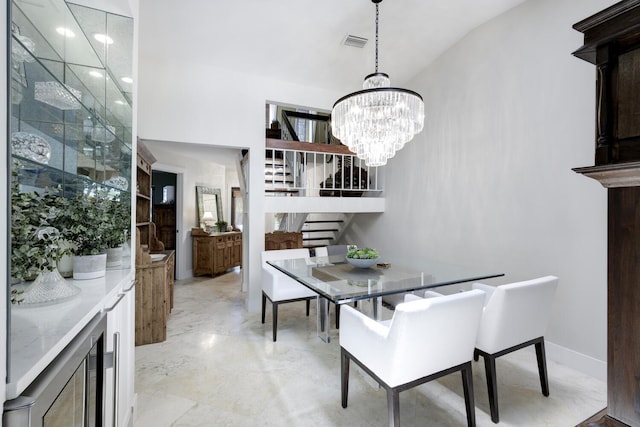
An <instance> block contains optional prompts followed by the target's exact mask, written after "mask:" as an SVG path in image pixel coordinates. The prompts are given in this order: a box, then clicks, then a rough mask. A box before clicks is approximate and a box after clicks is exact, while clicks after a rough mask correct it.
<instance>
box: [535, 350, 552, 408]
mask: <svg viewBox="0 0 640 427" xmlns="http://www.w3.org/2000/svg"><path fill="white" fill-rule="evenodd" d="M535 345H536V358H537V359H538V373H539V374H540V386H541V387H542V394H543V395H544V396H549V379H548V377H547V357H546V354H545V351H544V338H540V341H538V342H537V343H536V344H535Z"/></svg>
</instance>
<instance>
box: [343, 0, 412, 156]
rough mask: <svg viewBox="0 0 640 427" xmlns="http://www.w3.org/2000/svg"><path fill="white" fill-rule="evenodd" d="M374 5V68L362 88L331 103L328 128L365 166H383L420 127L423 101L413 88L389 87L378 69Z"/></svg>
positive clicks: (378, 1) (389, 84)
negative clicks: (331, 108) (329, 126)
mask: <svg viewBox="0 0 640 427" xmlns="http://www.w3.org/2000/svg"><path fill="white" fill-rule="evenodd" d="M381 1H382V0H372V2H373V3H375V5H376V64H375V65H376V67H375V70H376V72H375V73H373V74H369V75H368V76H367V77H365V79H364V83H363V85H362V87H363V89H362V90H360V91H358V92H354V93H351V94H349V95H346V96H344V97H342V98H340V99H339V100H337V101H336V103H335V104H334V105H333V110H332V112H331V128H332V133H333V135H334V136H335V137H336V138H338V139H339V140H340V141H341V142H342V143H343V144H345V145H346V146H347V147H349V149H350V150H351V151H353V152H355V153H356V155H357V156H358V157H359V158H361V159H363V160H364V161H365V163H366V165H367V166H383V165H385V164H386V163H387V160H388V159H390V158H392V157H393V156H394V155H395V153H396V151H398V150H400V149H401V148H402V147H403V146H404V144H406V143H407V142H409V141H411V139H413V137H414V136H415V135H416V134H417V133H419V132H420V131H422V128H423V127H424V102H423V101H422V97H421V96H420V95H419V94H417V93H416V92H414V91H411V90H408V89H399V88H394V87H390V86H391V83H390V80H389V76H388V75H387V74H385V73H379V72H378V15H379V13H378V3H380V2H381Z"/></svg>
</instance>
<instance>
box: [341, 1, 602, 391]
mask: <svg viewBox="0 0 640 427" xmlns="http://www.w3.org/2000/svg"><path fill="white" fill-rule="evenodd" d="M612 3H613V2H612V1H604V0H590V1H580V2H577V1H574V0H535V1H528V2H526V3H524V4H522V5H521V6H519V7H517V8H515V9H513V10H511V11H509V12H507V13H506V14H504V15H502V16H499V17H497V18H496V19H494V20H492V21H490V22H489V23H487V24H485V25H483V26H481V27H479V28H477V29H476V30H474V31H472V32H471V33H470V34H468V35H467V36H466V37H465V38H464V39H463V40H461V41H460V42H459V43H458V44H457V45H456V46H454V47H453V48H451V49H450V50H448V51H447V52H446V53H445V54H444V55H442V56H441V57H440V58H439V59H438V60H437V61H436V62H435V63H433V64H432V66H430V67H429V68H428V69H427V70H425V71H424V72H422V73H420V74H419V75H418V76H417V77H416V78H415V79H414V81H413V82H412V84H411V87H412V88H413V89H417V90H418V92H419V93H421V94H422V96H423V97H424V98H425V111H426V125H425V130H424V131H423V132H422V134H420V135H419V136H417V137H416V138H415V140H414V141H413V142H410V143H409V144H407V146H405V148H404V149H403V150H402V151H401V152H400V153H398V154H397V155H396V157H395V158H393V159H391V160H390V161H389V167H388V169H387V171H386V172H387V181H386V197H387V210H386V212H385V214H384V215H378V216H374V215H370V216H367V217H366V218H364V219H356V220H355V221H354V223H353V225H352V230H351V232H350V233H349V235H347V236H346V237H345V240H346V241H350V239H351V241H358V242H363V243H366V244H368V245H371V246H375V247H377V248H378V249H380V250H381V251H382V254H383V256H384V257H385V258H388V259H390V260H391V261H398V262H402V263H407V264H410V265H412V266H415V267H421V266H425V265H426V263H425V260H426V259H429V258H434V259H443V260H447V261H454V262H459V263H462V264H469V265H477V266H482V267H483V268H486V269H488V270H490V271H499V272H504V273H506V276H505V277H504V278H502V279H500V280H494V281H492V282H493V283H506V282H511V281H518V280H523V279H528V278H533V277H537V276H542V275H547V274H554V275H557V276H558V277H559V278H560V287H559V289H558V293H557V298H556V302H555V306H554V311H553V316H552V318H551V323H550V326H549V329H548V333H547V336H546V338H547V341H548V342H549V343H550V344H549V345H548V346H547V347H548V352H549V354H550V357H551V358H555V359H556V360H560V361H564V362H565V363H570V364H572V365H573V366H576V367H578V368H580V369H582V370H584V371H587V372H589V373H591V374H592V375H596V376H598V377H599V378H603V379H604V378H605V371H606V367H605V366H606V365H605V362H606V357H607V354H606V284H607V276H606V268H607V266H606V262H607V241H606V235H607V234H606V233H607V230H606V227H607V215H606V209H607V202H606V190H605V189H604V188H602V187H601V186H600V185H599V184H598V183H597V182H595V181H592V180H589V179H587V178H584V177H582V176H580V175H577V174H576V173H574V172H572V171H571V168H573V167H578V166H587V165H593V162H594V161H593V157H594V111H595V106H594V97H595V85H594V80H595V68H594V66H592V65H591V64H588V63H586V62H584V61H581V60H579V59H576V58H574V57H573V56H571V52H572V51H574V50H575V49H577V48H578V47H579V46H580V45H581V44H582V34H580V33H578V32H577V31H575V30H573V29H572V28H571V26H572V25H573V24H574V23H575V22H578V21H579V20H581V19H582V18H585V17H587V16H589V15H591V14H593V13H595V12H597V11H599V10H601V9H603V8H604V7H607V6H609V5H611V4H612ZM407 171H411V172H410V173H407Z"/></svg>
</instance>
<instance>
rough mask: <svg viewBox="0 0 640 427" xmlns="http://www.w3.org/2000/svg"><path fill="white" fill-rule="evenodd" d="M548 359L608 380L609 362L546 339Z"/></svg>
mask: <svg viewBox="0 0 640 427" xmlns="http://www.w3.org/2000/svg"><path fill="white" fill-rule="evenodd" d="M544 345H545V350H546V353H547V360H552V361H554V362H556V363H559V364H561V365H564V366H568V367H570V368H572V369H575V370H576V371H580V372H582V373H584V374H587V375H589V376H592V377H594V378H596V379H598V380H600V381H604V382H606V381H607V362H606V361H602V360H598V359H596V358H593V357H591V356H587V355H586V354H582V353H578V352H577V351H574V350H570V349H568V348H566V347H562V346H559V345H557V344H554V343H552V342H549V341H545V343H544Z"/></svg>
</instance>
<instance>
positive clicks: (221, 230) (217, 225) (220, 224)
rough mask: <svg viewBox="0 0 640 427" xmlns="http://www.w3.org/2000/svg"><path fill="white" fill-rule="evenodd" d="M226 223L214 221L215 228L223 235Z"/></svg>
mask: <svg viewBox="0 0 640 427" xmlns="http://www.w3.org/2000/svg"><path fill="white" fill-rule="evenodd" d="M227 226H228V224H227V221H222V220H221V221H216V227H217V228H218V231H219V232H220V233H224V232H225V231H227Z"/></svg>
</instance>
